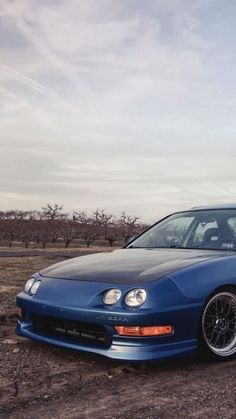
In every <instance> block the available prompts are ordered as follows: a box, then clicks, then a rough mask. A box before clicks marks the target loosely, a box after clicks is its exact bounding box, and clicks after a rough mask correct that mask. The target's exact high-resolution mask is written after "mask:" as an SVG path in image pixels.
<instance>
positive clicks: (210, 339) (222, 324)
mask: <svg viewBox="0 0 236 419" xmlns="http://www.w3.org/2000/svg"><path fill="white" fill-rule="evenodd" d="M202 334H203V339H204V342H205V344H206V346H207V348H208V350H210V352H211V353H213V354H214V355H215V356H217V357H218V358H219V357H222V358H223V357H224V358H229V357H232V356H233V355H235V354H236V294H235V291H221V292H219V293H217V294H215V295H214V296H213V297H212V298H211V299H210V300H209V301H208V303H207V304H206V307H205V309H204V312H203V316H202Z"/></svg>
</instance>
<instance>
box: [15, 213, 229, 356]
mask: <svg viewBox="0 0 236 419" xmlns="http://www.w3.org/2000/svg"><path fill="white" fill-rule="evenodd" d="M17 305H18V306H19V307H20V317H19V321H18V325H17V328H16V332H17V334H19V335H21V336H25V337H28V338H31V339H35V340H37V341H41V342H46V343H50V344H55V345H59V346H62V347H64V348H72V349H78V350H81V351H87V352H93V353H96V354H101V355H104V356H107V357H110V358H113V359H116V360H129V361H149V360H160V359H166V358H170V357H177V356H183V355H187V354H194V353H197V352H198V351H200V352H202V353H203V354H206V355H210V356H211V357H213V358H215V359H218V360H228V359H231V358H233V357H234V356H235V354H236V205H231V206H228V207H224V206H218V207H201V208H194V209H191V210H189V211H183V212H178V213H175V214H172V215H170V216H168V217H166V218H164V219H162V220H161V221H159V222H157V223H156V224H154V225H153V226H152V227H151V228H149V229H148V230H147V231H145V232H144V233H142V234H141V235H139V236H138V237H136V238H133V240H132V241H131V242H129V243H128V244H127V245H126V246H125V248H123V249H120V250H115V251H114V252H112V253H100V254H95V255H89V256H82V257H77V258H73V259H70V260H67V261H65V262H60V263H57V264H55V265H52V266H50V267H48V268H46V269H44V270H42V271H41V272H39V273H36V274H35V275H33V276H32V278H30V279H29V280H28V281H27V282H26V284H25V288H24V291H23V292H21V293H20V294H18V296H17Z"/></svg>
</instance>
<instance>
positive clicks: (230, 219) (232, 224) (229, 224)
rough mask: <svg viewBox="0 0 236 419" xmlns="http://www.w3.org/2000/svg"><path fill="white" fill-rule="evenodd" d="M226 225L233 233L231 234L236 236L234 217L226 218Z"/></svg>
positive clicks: (235, 220) (235, 218)
mask: <svg viewBox="0 0 236 419" xmlns="http://www.w3.org/2000/svg"><path fill="white" fill-rule="evenodd" d="M227 223H228V226H229V228H230V230H231V232H232V233H233V236H234V237H236V217H230V218H228V220H227Z"/></svg>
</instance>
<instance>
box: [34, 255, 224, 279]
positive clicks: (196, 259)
mask: <svg viewBox="0 0 236 419" xmlns="http://www.w3.org/2000/svg"><path fill="white" fill-rule="evenodd" d="M227 255H232V253H231V252H229V253H228V252H225V251H211V250H210V251H209V250H192V249H132V248H127V249H121V250H116V251H114V252H111V253H99V254H93V255H89V256H80V257H76V258H73V259H70V260H67V261H64V262H60V263H57V264H55V265H52V266H50V267H48V268H46V269H43V270H42V271H41V272H40V275H41V276H44V277H50V278H60V279H71V280H80V281H91V282H107V283H116V284H133V283H135V284H139V283H140V284H141V283H145V282H150V281H155V280H157V279H160V278H161V277H163V276H165V275H169V274H171V273H173V272H175V271H177V270H179V269H182V268H185V267H187V266H191V265H195V264H197V263H201V262H205V261H207V260H210V259H213V258H220V257H226V256H227Z"/></svg>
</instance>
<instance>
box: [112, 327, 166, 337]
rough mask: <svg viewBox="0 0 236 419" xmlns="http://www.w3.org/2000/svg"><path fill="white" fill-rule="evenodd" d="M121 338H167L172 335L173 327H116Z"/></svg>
mask: <svg viewBox="0 0 236 419" xmlns="http://www.w3.org/2000/svg"><path fill="white" fill-rule="evenodd" d="M115 329H116V331H117V333H118V334H119V335H120V336H165V335H172V333H173V332H174V328H173V326H170V325H167V326H143V327H141V326H115Z"/></svg>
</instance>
